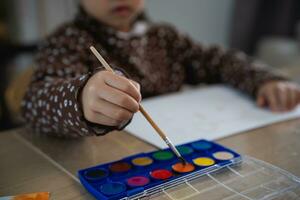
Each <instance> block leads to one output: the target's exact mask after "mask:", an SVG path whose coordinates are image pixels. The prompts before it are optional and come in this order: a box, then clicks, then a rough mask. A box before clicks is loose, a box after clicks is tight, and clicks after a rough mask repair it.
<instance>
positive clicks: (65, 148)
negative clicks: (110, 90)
mask: <svg viewBox="0 0 300 200" xmlns="http://www.w3.org/2000/svg"><path fill="white" fill-rule="evenodd" d="M218 142H220V143H221V144H223V145H226V146H228V147H230V148H232V149H235V150H236V151H237V152H239V153H241V154H247V155H250V156H253V157H255V158H258V159H261V160H264V161H266V162H269V163H272V164H274V165H276V166H278V167H280V168H283V169H285V170H287V171H289V172H291V173H293V174H295V175H296V176H300V119H296V120H291V121H286V122H281V123H277V124H273V125H269V126H267V127H264V128H260V129H257V130H253V131H248V132H245V133H241V134H237V135H233V136H230V137H227V138H223V139H220V140H218ZM154 149H155V147H153V146H152V145H150V144H147V143H145V142H143V141H141V140H139V139H137V138H135V137H134V136H132V135H130V134H127V133H125V132H112V133H110V134H108V135H106V136H104V137H88V138H80V139H71V140H70V139H69V140H66V139H58V138H52V137H47V136H40V135H35V134H32V133H31V132H30V131H28V130H27V129H25V128H21V129H16V130H12V131H6V132H2V133H0V158H1V164H0V174H1V178H0V196H3V195H12V194H19V193H30V192H36V191H49V192H51V199H55V200H67V199H70V200H71V199H87V200H88V199H93V198H92V197H91V196H90V195H89V194H87V192H86V191H85V190H84V188H83V187H82V186H81V185H80V184H79V182H78V179H77V177H76V172H77V170H78V169H81V168H85V167H88V166H92V165H96V164H99V163H104V162H109V161H113V160H117V159H119V158H122V157H126V156H128V155H131V154H135V153H139V152H147V151H150V150H154Z"/></svg>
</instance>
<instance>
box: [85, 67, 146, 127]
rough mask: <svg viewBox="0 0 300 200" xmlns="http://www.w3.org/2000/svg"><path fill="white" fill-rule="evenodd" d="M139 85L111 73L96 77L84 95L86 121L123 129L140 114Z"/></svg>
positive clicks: (103, 72) (87, 85) (96, 75)
mask: <svg viewBox="0 0 300 200" xmlns="http://www.w3.org/2000/svg"><path fill="white" fill-rule="evenodd" d="M141 99H142V97H141V93H140V86H139V84H138V83H136V82H134V81H132V80H129V79H126V78H125V77H122V76H119V75H116V74H113V73H111V72H108V71H100V72H98V73H96V74H95V75H93V76H92V77H91V78H90V79H89V80H88V82H87V83H86V85H85V86H84V88H83V90H82V92H81V102H82V107H83V113H84V117H85V118H86V119H87V120H88V121H90V122H93V123H97V124H101V125H107V126H119V125H121V124H123V123H125V122H127V121H128V120H130V119H131V118H132V116H133V114H134V113H135V112H137V111H138V110H139V102H140V101H141Z"/></svg>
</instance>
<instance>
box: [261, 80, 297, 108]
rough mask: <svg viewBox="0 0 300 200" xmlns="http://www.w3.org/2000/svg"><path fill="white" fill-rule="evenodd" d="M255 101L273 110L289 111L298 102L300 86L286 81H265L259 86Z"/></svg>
mask: <svg viewBox="0 0 300 200" xmlns="http://www.w3.org/2000/svg"><path fill="white" fill-rule="evenodd" d="M256 102H257V105H258V106H260V107H263V106H268V107H269V108H270V109H271V110H272V111H273V112H284V111H290V110H292V109H294V108H295V107H296V106H297V105H298V104H299V103H300V87H299V85H297V84H295V83H292V82H287V81H271V82H267V83H265V84H264V85H262V86H261V87H260V88H259V90H258V95H257V99H256Z"/></svg>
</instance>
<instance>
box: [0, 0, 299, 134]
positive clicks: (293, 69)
mask: <svg viewBox="0 0 300 200" xmlns="http://www.w3.org/2000/svg"><path fill="white" fill-rule="evenodd" d="M145 1H146V9H147V12H148V15H149V16H150V18H151V19H152V20H154V21H164V22H169V23H172V24H174V25H175V26H176V27H177V28H178V29H179V30H180V31H182V32H185V33H188V34H189V35H190V36H191V37H192V38H193V39H195V40H197V41H200V42H202V43H204V44H207V45H210V44H218V45H222V46H225V47H226V48H238V49H240V50H243V51H245V52H247V53H248V54H250V55H252V56H256V57H257V58H259V59H261V60H262V61H264V62H266V63H267V64H269V65H271V66H273V67H275V68H276V70H279V71H282V72H284V73H289V74H290V75H291V76H292V77H293V78H294V79H296V80H300V78H299V74H300V66H299V65H300V53H299V44H300V37H299V35H300V34H299V33H300V25H299V23H298V22H299V19H300V1H299V0H285V1H282V0H264V1H261V0H251V1H249V0H184V1H183V0H145ZM78 2H79V0H1V1H0V55H1V59H0V65H1V67H0V70H1V71H0V80H1V81H0V129H3V128H9V127H13V126H14V125H15V123H14V118H15V112H14V110H17V109H14V108H11V107H13V106H14V105H15V104H14V99H17V97H16V96H15V93H16V92H15V91H14V90H13V89H11V87H10V86H11V85H18V84H20V83H18V82H20V80H22V79H20V77H19V76H20V74H21V75H22V74H24V71H26V69H28V67H31V66H32V65H33V55H34V53H35V51H36V49H37V46H38V44H39V42H40V41H41V40H42V39H43V38H44V37H45V36H46V35H48V34H49V33H51V32H52V31H53V30H54V29H55V28H56V27H57V26H59V25H60V24H62V23H63V22H65V21H69V20H71V19H72V18H73V16H74V15H75V13H76V10H77V4H78ZM7 96H8V97H7ZM8 104H10V106H9V105H8ZM12 111H13V112H12Z"/></svg>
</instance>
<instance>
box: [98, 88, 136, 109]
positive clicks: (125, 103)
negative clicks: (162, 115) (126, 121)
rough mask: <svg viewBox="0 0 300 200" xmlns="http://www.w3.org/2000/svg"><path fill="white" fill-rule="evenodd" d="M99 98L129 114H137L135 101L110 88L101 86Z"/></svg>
mask: <svg viewBox="0 0 300 200" xmlns="http://www.w3.org/2000/svg"><path fill="white" fill-rule="evenodd" d="M99 97H100V98H102V99H104V100H106V101H108V102H111V103H113V104H116V105H118V106H121V107H123V108H125V109H127V110H129V111H131V112H137V111H138V110H139V104H138V102H137V101H136V100H135V99H133V98H132V97H131V96H129V95H128V94H126V93H124V92H122V91H120V90H117V89H115V88H113V87H110V86H103V87H102V88H101V91H100V92H99Z"/></svg>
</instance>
